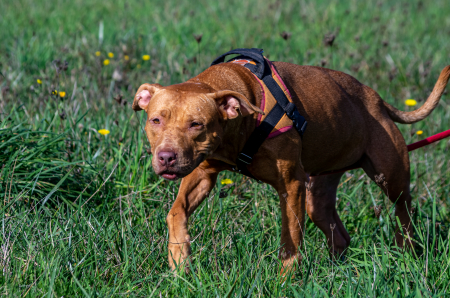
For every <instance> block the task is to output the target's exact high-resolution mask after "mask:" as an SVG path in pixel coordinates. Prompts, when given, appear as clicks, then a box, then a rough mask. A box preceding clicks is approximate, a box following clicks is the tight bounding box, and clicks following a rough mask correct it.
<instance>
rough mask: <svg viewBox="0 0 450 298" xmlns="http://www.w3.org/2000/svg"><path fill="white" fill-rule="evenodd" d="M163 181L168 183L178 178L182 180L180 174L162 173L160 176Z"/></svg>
mask: <svg viewBox="0 0 450 298" xmlns="http://www.w3.org/2000/svg"><path fill="white" fill-rule="evenodd" d="M160 175H161V176H162V177H163V178H164V179H167V180H170V181H175V180H178V179H179V178H182V177H181V175H180V174H178V173H175V172H170V171H164V172H162V173H161V174H160Z"/></svg>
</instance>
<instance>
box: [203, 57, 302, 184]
mask: <svg viewBox="0 0 450 298" xmlns="http://www.w3.org/2000/svg"><path fill="white" fill-rule="evenodd" d="M262 53H263V50H262V49H255V48H252V49H235V50H231V51H229V52H227V53H225V54H223V55H220V56H219V57H217V58H216V59H214V61H213V62H212V63H211V66H212V65H216V64H219V63H223V62H224V61H225V57H226V56H228V55H233V54H237V55H240V56H239V57H237V59H241V58H244V59H249V60H252V61H253V62H254V63H256V65H253V64H251V63H247V64H245V65H244V66H245V67H246V68H248V69H249V70H250V71H251V72H252V73H253V74H254V75H255V76H256V77H257V78H258V79H260V80H262V81H263V82H264V84H266V86H267V88H268V89H269V91H270V93H272V95H273V97H274V98H275V99H276V101H277V104H276V105H275V107H274V108H273V109H272V110H271V111H270V112H269V114H268V115H267V116H266V118H265V119H264V121H262V122H261V123H260V125H259V126H258V127H256V128H255V130H254V131H253V132H252V134H251V135H250V137H249V138H248V140H247V142H246V143H245V145H244V148H243V149H242V151H241V153H239V155H238V158H237V161H236V165H237V169H233V170H236V171H238V172H239V173H241V174H243V175H246V176H248V177H251V178H253V179H256V178H255V177H253V175H252V174H251V173H250V172H249V171H248V169H247V165H249V164H251V163H252V160H253V156H254V155H255V154H256V152H258V149H259V147H261V145H262V143H263V142H264V141H265V140H266V138H267V137H268V136H269V134H270V132H271V131H272V130H273V129H274V127H275V125H277V123H278V122H279V121H280V119H281V118H282V117H283V116H284V114H286V115H287V116H288V117H289V119H291V120H292V122H293V126H294V128H295V130H296V131H297V132H298V134H299V135H300V137H302V138H303V133H304V132H305V129H306V126H307V124H308V123H307V122H306V120H305V118H304V117H303V116H302V115H300V113H299V112H298V110H297V107H296V106H295V104H294V103H292V102H290V101H289V100H288V99H287V97H286V95H285V94H284V92H283V90H281V88H280V86H279V85H278V84H277V82H276V81H275V80H274V79H273V77H272V70H271V68H270V66H269V64H268V63H267V60H266V58H265V57H264V56H263V54H262Z"/></svg>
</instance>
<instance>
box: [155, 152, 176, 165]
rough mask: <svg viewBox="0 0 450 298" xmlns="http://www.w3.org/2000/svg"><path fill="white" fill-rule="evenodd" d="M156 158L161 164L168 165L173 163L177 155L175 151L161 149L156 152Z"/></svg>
mask: <svg viewBox="0 0 450 298" xmlns="http://www.w3.org/2000/svg"><path fill="white" fill-rule="evenodd" d="M158 159H159V162H160V163H161V165H162V166H168V167H170V166H172V165H173V164H174V163H175V161H176V159H177V156H176V154H175V152H172V151H162V152H159V153H158Z"/></svg>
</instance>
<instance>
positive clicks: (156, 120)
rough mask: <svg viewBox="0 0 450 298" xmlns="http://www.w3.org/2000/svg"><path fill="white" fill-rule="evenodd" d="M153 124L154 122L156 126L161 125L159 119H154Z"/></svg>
mask: <svg viewBox="0 0 450 298" xmlns="http://www.w3.org/2000/svg"><path fill="white" fill-rule="evenodd" d="M152 122H153V123H154V124H159V123H160V122H159V119H158V118H155V119H152Z"/></svg>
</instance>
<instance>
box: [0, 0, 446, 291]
mask: <svg viewBox="0 0 450 298" xmlns="http://www.w3.org/2000/svg"><path fill="white" fill-rule="evenodd" d="M196 3H197V4H194V2H192V1H183V2H179V1H173V0H168V1H164V2H163V1H159V2H157V1H135V0H132V1H97V0H95V1H86V0H73V1H62V0H59V1H58V0H53V1H39V2H38V1H30V0H18V1H12V0H6V1H1V2H0V11H1V12H2V14H1V16H0V28H2V29H1V30H0V72H1V74H0V88H1V92H0V112H1V114H0V121H1V123H0V200H2V203H1V211H0V217H1V219H2V222H1V227H0V228H1V235H2V236H1V238H0V244H1V250H0V269H1V273H0V280H1V282H0V293H1V294H2V295H4V296H33V297H34V296H36V297H44V296H45V297H52V296H55V297H61V296H64V297H74V296H79V297H109V296H118V297H121V296H132V297H133V296H145V297H147V296H156V297H181V296H189V297H193V296H198V297H209V296H214V297H241V296H250V297H253V296H256V297H259V296H266V297H284V296H286V297H304V296H308V297H309V296H316V297H317V296H319V297H324V296H328V297H334V296H335V297H354V296H355V297H357V296H358V297H392V296H396V297H406V296H407V297H416V296H417V297H422V296H423V297H442V296H450V294H448V293H449V286H448V285H449V284H450V257H449V245H450V238H449V237H450V234H449V228H448V227H449V223H450V212H449V211H450V210H449V208H450V199H449V198H450V195H449V191H450V187H449V185H450V170H449V159H450V158H449V142H448V140H444V141H441V142H439V143H437V144H434V145H431V146H428V147H426V148H424V149H419V150H417V151H415V152H413V153H411V155H410V157H411V177H412V180H411V190H412V195H413V205H414V206H415V210H416V212H415V213H414V215H413V222H414V229H415V238H416V241H417V247H416V250H415V251H414V252H413V255H411V254H409V253H408V252H405V251H401V250H396V249H395V248H393V247H392V246H391V242H392V238H393V227H394V223H395V217H394V215H393V207H392V204H391V203H390V202H389V201H388V200H387V198H386V197H385V196H383V195H382V194H381V191H380V189H379V188H378V187H377V186H376V185H375V184H374V183H373V182H371V181H370V180H369V179H368V178H367V176H365V175H363V172H362V171H361V170H354V171H351V172H350V173H348V174H347V175H344V177H343V178H342V181H341V186H340V188H339V192H338V211H339V213H340V215H341V218H342V220H343V222H344V224H345V226H346V228H347V229H348V231H349V233H350V235H351V237H352V241H351V245H350V248H349V250H348V253H347V259H346V261H345V262H340V263H336V262H334V261H333V260H331V259H330V257H329V255H328V251H327V248H326V244H325V239H324V236H323V234H322V233H321V232H320V231H319V230H318V229H317V228H316V227H315V226H314V225H313V224H312V222H311V221H310V220H307V223H306V226H307V232H306V236H305V244H304V246H303V247H302V254H303V262H302V264H301V266H300V268H299V269H298V270H297V271H296V273H295V274H293V275H291V276H289V277H288V279H287V280H286V281H283V280H282V279H281V278H280V276H279V275H278V272H279V270H280V264H279V262H278V259H277V253H278V249H279V245H280V244H279V243H280V239H279V236H280V229H281V213H280V209H279V206H278V198H277V195H276V193H275V191H274V190H273V189H272V188H271V187H270V186H267V185H263V184H258V183H255V182H253V181H251V180H248V179H244V178H243V177H242V176H239V175H236V174H233V173H222V174H221V175H220V177H219V182H218V183H217V187H216V188H215V189H214V191H213V192H212V193H211V195H210V197H209V198H208V199H207V200H205V202H204V203H203V205H201V206H200V207H199V209H198V210H197V211H196V212H195V213H194V214H193V216H192V217H191V219H190V233H191V235H192V238H193V239H195V240H194V241H193V244H192V249H193V258H192V264H191V266H192V268H193V270H192V273H191V274H188V275H184V274H181V275H177V274H175V273H173V272H171V271H170V270H169V268H168V262H167V254H168V252H167V244H168V243H167V237H168V231H167V228H166V224H165V217H166V215H167V212H168V211H169V209H170V207H171V204H172V203H173V201H174V199H175V196H176V193H177V188H178V183H173V182H167V181H164V180H162V179H161V178H159V177H158V176H156V175H155V174H154V172H153V170H152V169H151V156H150V155H149V154H148V153H147V150H148V149H149V148H148V142H147V140H146V137H145V135H144V134H143V132H142V130H141V128H140V127H139V121H138V118H141V121H142V117H143V116H144V115H142V113H141V114H137V115H135V114H134V113H133V112H132V110H131V106H130V104H131V101H132V99H133V96H134V92H135V91H136V90H137V88H138V86H139V85H140V84H142V83H144V82H149V83H156V82H159V83H161V84H163V85H167V84H173V83H177V82H181V81H184V80H186V79H188V78H190V77H192V76H193V75H195V74H197V73H199V72H200V71H202V70H204V69H205V68H207V67H208V65H209V63H210V62H211V61H212V60H213V58H214V57H216V56H218V55H219V54H222V53H223V52H225V51H227V50H229V49H230V48H236V47H259V48H263V49H264V50H265V53H266V55H267V56H269V58H270V59H272V60H279V61H288V62H294V63H297V64H306V65H325V67H329V68H333V69H337V70H341V71H344V72H346V73H349V74H351V75H353V76H355V77H356V78H357V79H358V80H360V81H361V82H363V83H364V84H366V85H368V86H371V87H373V88H374V89H375V90H376V91H378V92H379V93H380V95H381V96H382V97H383V98H384V99H385V100H386V101H388V102H389V103H391V104H394V105H395V106H396V107H399V108H401V109H405V110H406V109H408V107H406V106H405V104H404V100H405V99H407V98H414V99H416V100H418V101H419V104H421V103H423V101H424V100H425V99H426V97H427V96H428V94H429V92H430V90H431V88H432V87H433V85H434V83H435V80H436V79H437V76H438V73H439V72H440V70H441V69H442V68H443V67H444V66H445V65H447V64H450V51H449V50H448V49H449V48H450V39H449V38H448V36H449V34H450V31H449V30H450V29H449V28H450V6H449V5H448V1H446V0H436V1H423V3H422V4H421V2H418V1H347V2H342V1H287V2H278V1H268V2H263V1H256V0H249V1H229V2H225V1H204V0H202V1H199V2H196ZM101 24H102V25H101ZM102 26H103V31H102V30H101V29H100V28H101V27H102ZM100 31H102V32H103V33H102V34H100V33H99V32H100ZM283 31H286V32H289V33H291V36H290V38H289V39H288V40H284V39H283V38H282V37H281V36H280V33H281V32H283ZM328 33H334V34H335V35H336V36H337V37H336V40H335V42H334V44H333V46H332V47H326V46H325V45H324V43H323V38H324V35H325V34H328ZM193 34H203V36H202V40H201V42H200V43H199V44H197V42H196V40H195V39H194V37H193ZM101 35H102V36H103V38H102V39H101V38H100V36H101ZM96 51H99V52H100V56H96V55H95V52H96ZM108 52H112V53H113V54H114V57H113V58H108V57H107V53H108ZM147 54H148V55H151V59H150V60H148V61H144V60H143V59H142V56H143V55H147ZM125 56H128V57H129V60H127V61H126V60H125V59H124V58H125ZM105 59H109V60H110V64H109V65H107V66H105V65H103V61H104V60H105ZM65 61H67V67H65ZM114 71H116V75H115V76H113V73H114ZM118 76H120V77H121V80H117V78H118ZM38 79H39V80H40V81H41V84H38V83H37V80H38ZM53 90H57V91H58V92H59V91H63V92H66V95H65V97H64V98H60V96H59V95H53V94H52V91H53ZM118 95H121V96H122V97H123V99H122V100H115V99H114V98H116V99H118ZM449 99H450V98H449V95H448V94H445V95H444V96H443V98H442V100H441V103H440V104H439V106H438V107H437V108H436V110H435V111H434V112H433V113H432V115H431V116H430V117H429V118H427V119H426V120H424V121H422V122H420V123H417V124H413V125H402V126H400V129H401V131H402V133H403V135H404V137H405V139H406V141H407V143H411V142H414V141H417V140H419V139H421V138H423V137H424V136H428V135H432V134H435V133H437V132H440V131H443V130H445V129H448V127H449V124H450V107H449ZM124 101H125V102H126V103H125V104H124ZM119 102H122V104H120V103H119ZM409 109H410V108H409ZM99 129H108V130H109V131H110V132H111V133H110V134H108V135H106V136H103V135H100V134H99V133H98V132H97V131H98V130H99ZM418 130H423V132H424V133H423V135H421V136H418V135H417V134H415V132H416V131H418ZM224 178H230V179H231V180H233V181H234V182H235V183H234V184H233V185H232V186H231V187H229V188H225V187H223V186H222V185H221V184H220V180H221V179H224ZM374 205H383V206H384V209H383V211H382V213H381V218H380V220H378V219H377V218H376V217H375V216H374V211H373V209H371V208H372V207H373V206H374Z"/></svg>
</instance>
